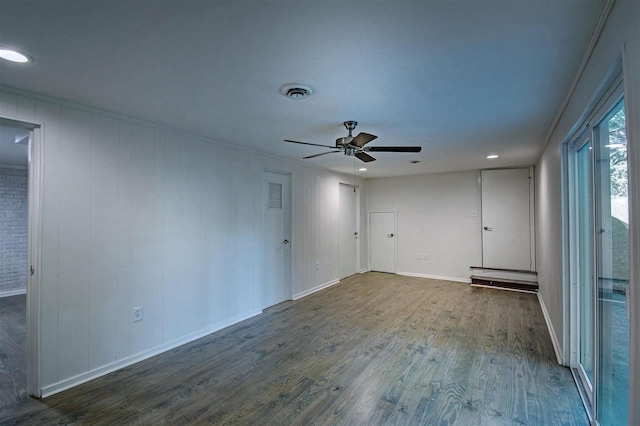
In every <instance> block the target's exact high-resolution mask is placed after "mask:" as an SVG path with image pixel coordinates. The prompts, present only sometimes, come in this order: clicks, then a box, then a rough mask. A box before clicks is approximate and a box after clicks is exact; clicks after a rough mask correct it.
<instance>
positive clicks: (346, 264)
mask: <svg viewBox="0 0 640 426" xmlns="http://www.w3.org/2000/svg"><path fill="white" fill-rule="evenodd" d="M339 196H340V198H339V209H338V211H339V215H338V224H339V240H338V241H339V244H338V256H339V258H340V261H339V268H340V278H341V279H342V278H346V277H349V276H351V275H353V274H356V273H358V269H359V268H358V257H359V256H358V233H359V232H360V231H359V229H358V192H357V188H354V187H353V186H349V185H342V184H340V195H339Z"/></svg>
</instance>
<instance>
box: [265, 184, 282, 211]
mask: <svg viewBox="0 0 640 426" xmlns="http://www.w3.org/2000/svg"><path fill="white" fill-rule="evenodd" d="M268 205H269V210H282V184H281V183H276V182H269V203H268Z"/></svg>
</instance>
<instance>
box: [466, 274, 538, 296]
mask: <svg viewBox="0 0 640 426" xmlns="http://www.w3.org/2000/svg"><path fill="white" fill-rule="evenodd" d="M471 286H472V287H491V288H497V289H502V290H515V291H526V292H529V293H537V292H538V283H537V282H531V281H521V280H513V279H505V278H493V277H487V276H482V277H480V276H477V275H471Z"/></svg>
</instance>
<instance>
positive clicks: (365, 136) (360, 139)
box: [351, 133, 378, 148]
mask: <svg viewBox="0 0 640 426" xmlns="http://www.w3.org/2000/svg"><path fill="white" fill-rule="evenodd" d="M377 138H378V137H377V136H376V135H370V134H369V133H358V136H356V137H355V138H353V140H352V141H351V145H355V146H357V147H359V148H362V147H363V146H365V145H366V144H368V143H369V142H371V141H372V140H374V139H377Z"/></svg>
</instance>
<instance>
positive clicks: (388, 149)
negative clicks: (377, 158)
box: [365, 146, 422, 152]
mask: <svg viewBox="0 0 640 426" xmlns="http://www.w3.org/2000/svg"><path fill="white" fill-rule="evenodd" d="M365 150H366V151H369V152H420V151H422V147H421V146H370V147H367V148H366V149H365Z"/></svg>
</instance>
